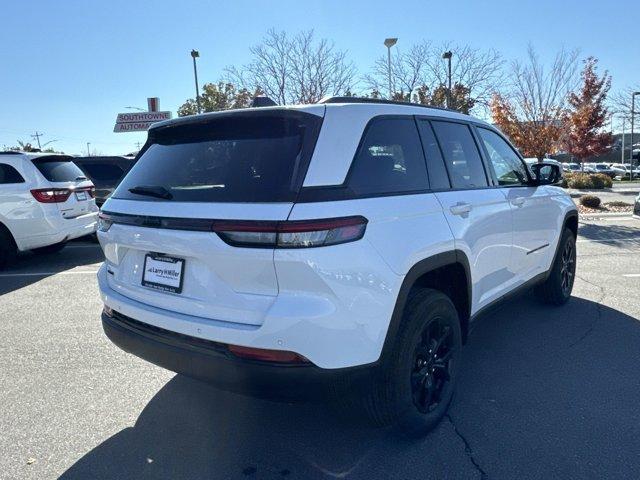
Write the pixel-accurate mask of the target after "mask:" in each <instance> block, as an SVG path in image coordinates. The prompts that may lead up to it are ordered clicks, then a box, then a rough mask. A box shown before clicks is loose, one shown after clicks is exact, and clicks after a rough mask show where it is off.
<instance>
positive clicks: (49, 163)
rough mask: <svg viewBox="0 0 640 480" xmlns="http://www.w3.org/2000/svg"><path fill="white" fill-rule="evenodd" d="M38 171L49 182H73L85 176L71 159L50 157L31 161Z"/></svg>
mask: <svg viewBox="0 0 640 480" xmlns="http://www.w3.org/2000/svg"><path fill="white" fill-rule="evenodd" d="M32 162H33V164H34V165H35V166H36V168H37V169H38V171H39V172H40V173H41V174H42V176H43V177H44V178H46V179H47V180H49V181H50V182H73V181H75V180H84V179H86V178H87V176H86V175H85V174H84V173H83V171H82V170H80V168H79V167H78V166H77V165H76V164H75V163H73V161H72V157H62V156H51V157H40V158H34V159H33V160H32Z"/></svg>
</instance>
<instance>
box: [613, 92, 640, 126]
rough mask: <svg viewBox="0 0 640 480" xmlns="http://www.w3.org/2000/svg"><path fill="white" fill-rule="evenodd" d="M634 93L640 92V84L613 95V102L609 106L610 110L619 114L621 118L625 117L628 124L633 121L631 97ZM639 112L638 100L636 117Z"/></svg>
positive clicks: (639, 103) (639, 104) (637, 102)
mask: <svg viewBox="0 0 640 480" xmlns="http://www.w3.org/2000/svg"><path fill="white" fill-rule="evenodd" d="M633 92H640V84H638V85H635V86H633V87H627V88H624V89H622V90H618V91H617V92H615V93H614V94H612V95H611V102H610V104H609V108H610V110H611V111H612V112H614V113H616V114H619V116H620V118H622V117H624V119H625V120H626V121H627V122H628V121H630V119H631V95H632V94H633ZM639 110H640V102H639V101H638V99H636V115H637V114H638V111H639Z"/></svg>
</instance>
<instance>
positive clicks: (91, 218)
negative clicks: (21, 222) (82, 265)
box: [16, 211, 98, 251]
mask: <svg viewBox="0 0 640 480" xmlns="http://www.w3.org/2000/svg"><path fill="white" fill-rule="evenodd" d="M97 228H98V212H97V211H96V212H91V213H87V214H85V215H81V216H79V217H76V218H71V219H64V218H60V219H57V220H56V222H55V224H53V222H52V221H51V220H50V219H44V220H43V222H42V231H43V232H47V233H45V234H43V235H32V236H29V237H22V238H16V243H17V244H18V249H19V250H21V251H24V250H31V249H33V248H39V247H46V246H47V245H53V244H55V243H60V242H63V241H65V240H73V239H74V238H79V237H84V236H85V235H91V234H92V233H95V232H96V229H97Z"/></svg>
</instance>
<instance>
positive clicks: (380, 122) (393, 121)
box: [348, 117, 429, 195]
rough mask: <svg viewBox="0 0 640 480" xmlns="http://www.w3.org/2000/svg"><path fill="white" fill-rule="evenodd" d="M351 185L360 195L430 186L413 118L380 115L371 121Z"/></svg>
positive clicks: (358, 156) (352, 175)
mask: <svg viewBox="0 0 640 480" xmlns="http://www.w3.org/2000/svg"><path fill="white" fill-rule="evenodd" d="M348 186H349V188H350V189H351V190H352V191H353V193H355V194H356V195H368V194H389V193H403V192H413V191H421V190H426V189H428V188H429V187H428V179H427V169H426V166H425V161H424V155H423V152H422V146H421V144H420V137H419V136H418V130H417V128H416V124H415V122H414V120H413V117H407V118H379V119H374V120H373V121H372V122H371V123H370V124H369V126H368V128H367V130H366V132H365V134H364V138H363V140H362V143H361V145H360V148H359V150H358V153H357V154H356V157H355V158H354V160H353V165H352V167H351V172H350V173H349V179H348Z"/></svg>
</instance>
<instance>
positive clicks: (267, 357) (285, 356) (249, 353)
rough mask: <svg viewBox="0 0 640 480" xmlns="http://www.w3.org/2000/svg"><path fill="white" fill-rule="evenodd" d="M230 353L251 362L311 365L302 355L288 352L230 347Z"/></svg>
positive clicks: (237, 346)
mask: <svg viewBox="0 0 640 480" xmlns="http://www.w3.org/2000/svg"><path fill="white" fill-rule="evenodd" d="M229 351H230V352H231V353H233V354H234V355H235V356H237V357H241V358H248V359H250V360H260V361H263V362H276V363H309V360H307V359H306V358H305V357H303V356H302V355H299V354H297V353H295V352H288V351H286V350H267V349H264V348H251V347H241V346H239V345H229Z"/></svg>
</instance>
